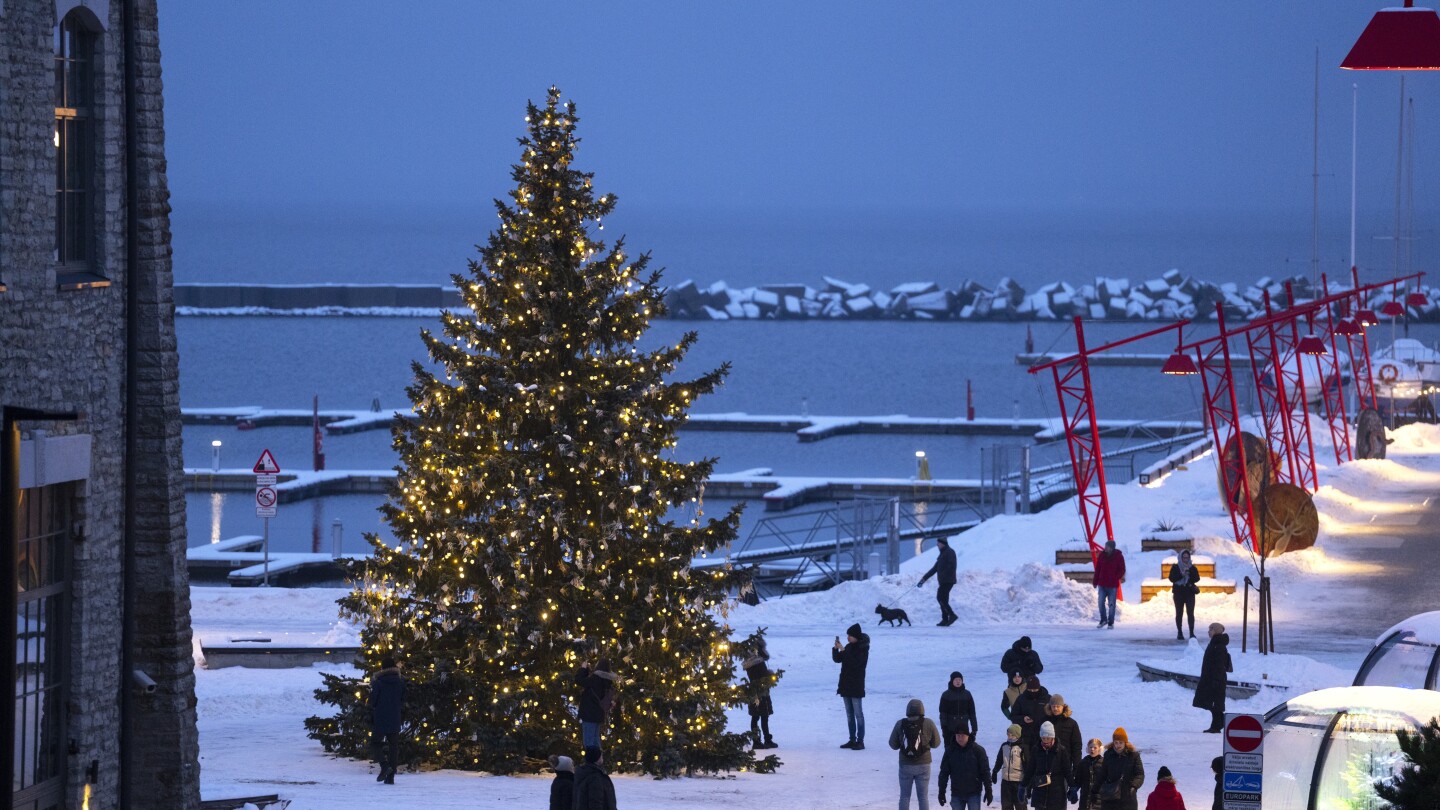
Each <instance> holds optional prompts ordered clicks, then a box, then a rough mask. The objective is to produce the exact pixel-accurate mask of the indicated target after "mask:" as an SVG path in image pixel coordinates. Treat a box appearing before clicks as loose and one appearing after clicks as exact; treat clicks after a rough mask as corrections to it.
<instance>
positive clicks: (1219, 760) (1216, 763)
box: [1210, 757, 1225, 773]
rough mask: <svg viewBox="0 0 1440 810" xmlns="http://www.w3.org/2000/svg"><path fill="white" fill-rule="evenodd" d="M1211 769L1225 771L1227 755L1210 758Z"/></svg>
mask: <svg viewBox="0 0 1440 810" xmlns="http://www.w3.org/2000/svg"><path fill="white" fill-rule="evenodd" d="M1210 770H1212V771H1214V772H1215V773H1223V772H1224V771H1225V757H1215V758H1214V759H1212V760H1210Z"/></svg>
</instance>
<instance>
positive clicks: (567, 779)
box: [550, 756, 575, 810]
mask: <svg viewBox="0 0 1440 810" xmlns="http://www.w3.org/2000/svg"><path fill="white" fill-rule="evenodd" d="M550 767H551V768H553V769H555V779H554V781H552V782H551V783H550V810H575V761H574V760H573V759H571V758H570V757H562V756H552V757H550Z"/></svg>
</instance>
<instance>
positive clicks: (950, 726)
mask: <svg viewBox="0 0 1440 810" xmlns="http://www.w3.org/2000/svg"><path fill="white" fill-rule="evenodd" d="M961 729H963V730H964V731H965V733H967V734H969V735H970V737H971V738H974V736H975V732H977V731H979V729H978V728H977V727H976V722H975V698H974V697H973V696H972V695H971V694H970V690H969V689H966V688H965V676H964V675H961V674H960V673H959V672H952V673H950V685H949V686H948V687H947V688H946V689H945V691H944V692H942V693H940V736H942V737H944V738H945V747H946V748H949V747H950V746H952V745H954V744H955V732H956V731H959V730H961Z"/></svg>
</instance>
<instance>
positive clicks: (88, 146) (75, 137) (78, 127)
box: [54, 9, 109, 289]
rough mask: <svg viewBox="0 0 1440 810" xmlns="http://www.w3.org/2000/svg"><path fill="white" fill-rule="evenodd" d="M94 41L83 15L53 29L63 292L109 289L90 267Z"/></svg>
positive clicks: (58, 240) (57, 208)
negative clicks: (64, 290) (86, 288)
mask: <svg viewBox="0 0 1440 810" xmlns="http://www.w3.org/2000/svg"><path fill="white" fill-rule="evenodd" d="M96 39H97V38H96V35H95V31H94V30H93V29H92V28H91V27H90V25H89V24H87V17H86V12H84V11H83V10H79V9H77V10H76V11H72V12H71V13H69V14H67V15H66V16H65V19H64V20H62V21H61V22H60V24H59V25H57V26H55V91H54V92H55V132H54V142H55V261H56V264H57V265H58V271H57V280H58V281H59V283H60V286H61V287H62V288H63V289H79V288H83V287H100V286H108V285H109V282H108V281H106V280H105V278H104V277H103V276H102V275H100V273H99V271H98V269H97V264H96V262H95V202H96V201H95V196H96V195H95V189H96V183H95V163H96V155H95V149H96V144H95V129H96V120H95V118H96V117H95V103H94V100H95V78H96V76H95V62H96V58H95V57H96V49H95V45H96Z"/></svg>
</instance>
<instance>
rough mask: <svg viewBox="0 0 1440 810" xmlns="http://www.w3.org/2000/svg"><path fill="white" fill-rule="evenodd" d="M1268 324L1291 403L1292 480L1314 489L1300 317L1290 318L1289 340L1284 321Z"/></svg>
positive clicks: (1288, 418) (1288, 413)
mask: <svg viewBox="0 0 1440 810" xmlns="http://www.w3.org/2000/svg"><path fill="white" fill-rule="evenodd" d="M1286 286H1289V285H1288V284H1287V285H1286ZM1268 328H1269V329H1270V330H1271V331H1273V332H1275V334H1276V338H1277V339H1278V342H1279V344H1280V349H1281V354H1280V358H1279V359H1280V363H1279V364H1278V365H1277V366H1276V371H1277V373H1278V376H1279V377H1280V379H1281V380H1282V387H1284V388H1285V389H1286V397H1285V398H1286V400H1287V401H1288V402H1289V403H1290V409H1289V410H1287V411H1286V412H1285V418H1286V421H1288V422H1289V423H1290V431H1289V435H1290V439H1291V441H1292V442H1293V445H1292V446H1291V448H1290V449H1291V451H1292V452H1293V453H1294V455H1295V480H1294V481H1292V482H1291V483H1293V484H1295V486H1297V487H1300V488H1301V489H1304V490H1308V491H1310V492H1314V491H1315V490H1317V489H1319V488H1320V480H1319V478H1318V477H1317V476H1316V474H1315V441H1314V440H1313V439H1312V438H1311V437H1310V407H1309V405H1308V404H1307V398H1306V396H1305V363H1304V359H1305V356H1304V355H1302V354H1300V352H1299V351H1297V349H1298V347H1299V346H1300V319H1299V318H1298V317H1297V318H1292V319H1291V320H1290V336H1289V339H1288V340H1287V339H1286V337H1285V329H1284V326H1283V325H1281V326H1280V328H1279V329H1276V324H1271V325H1270V326H1269V327H1268Z"/></svg>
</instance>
